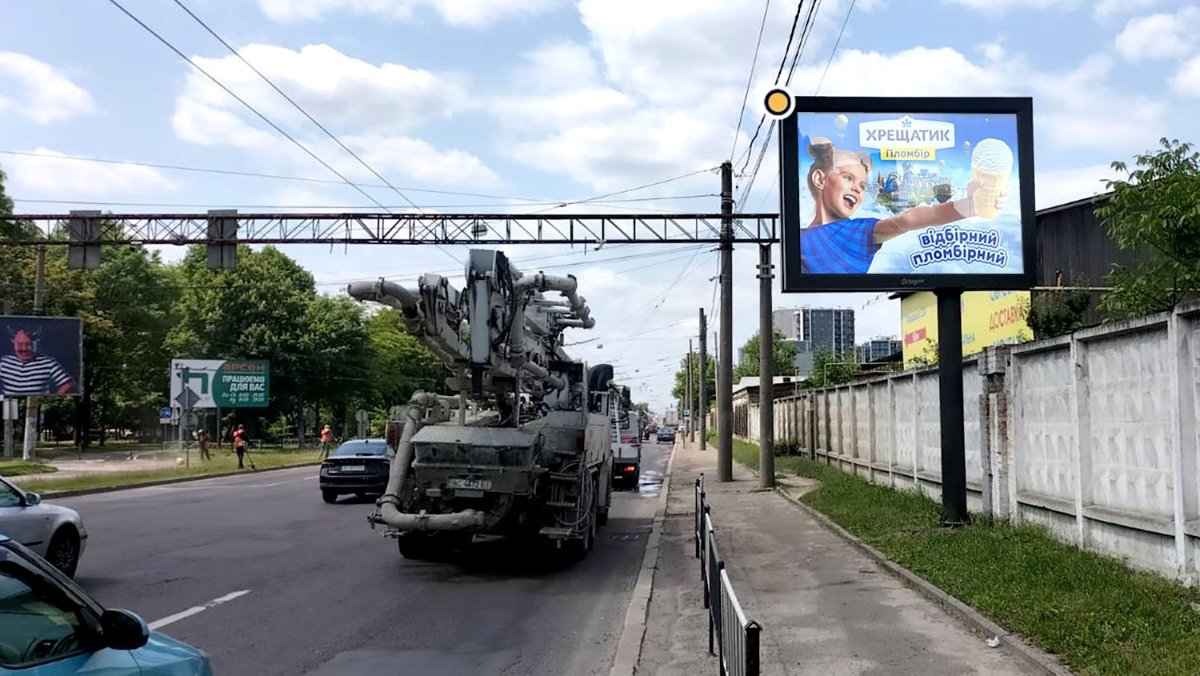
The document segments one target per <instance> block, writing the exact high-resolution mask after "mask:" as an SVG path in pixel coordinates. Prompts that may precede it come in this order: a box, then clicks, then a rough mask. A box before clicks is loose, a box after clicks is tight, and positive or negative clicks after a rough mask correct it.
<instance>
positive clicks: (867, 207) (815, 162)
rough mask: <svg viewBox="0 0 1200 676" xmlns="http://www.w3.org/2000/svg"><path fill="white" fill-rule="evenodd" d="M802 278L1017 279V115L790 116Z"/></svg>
mask: <svg viewBox="0 0 1200 676" xmlns="http://www.w3.org/2000/svg"><path fill="white" fill-rule="evenodd" d="M795 122H796V130H797V133H796V135H795V137H793V138H795V139H796V141H797V144H798V146H799V147H798V148H795V151H796V154H797V157H798V158H799V161H798V166H797V169H798V171H797V172H796V174H795V179H794V180H796V181H798V183H799V185H798V186H795V188H796V190H795V192H796V194H797V195H798V198H799V199H798V209H797V211H796V214H797V215H798V217H799V237H794V236H792V237H789V238H788V239H789V242H788V245H789V246H790V247H796V246H798V247H799V250H800V251H799V254H800V255H799V262H800V272H801V274H802V275H863V274H871V275H874V274H880V275H921V276H925V275H964V274H966V275H975V274H986V275H1008V274H1011V275H1020V274H1022V273H1023V272H1024V268H1023V260H1022V242H1021V237H1022V221H1021V203H1022V200H1021V195H1020V180H1019V174H1020V169H1021V168H1020V167H1019V166H1018V162H1017V157H1018V154H1017V149H1018V143H1017V134H1018V131H1017V128H1018V121H1017V115H1016V114H977V113H911V114H906V113H902V112H901V113H874V112H873V113H862V112H845V113H837V112H804V111H797V112H796V113H795Z"/></svg>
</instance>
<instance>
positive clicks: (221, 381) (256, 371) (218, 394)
mask: <svg viewBox="0 0 1200 676" xmlns="http://www.w3.org/2000/svg"><path fill="white" fill-rule="evenodd" d="M270 400H271V365H270V362H267V361H265V360H259V359H172V360H171V406H172V407H182V408H185V409H190V408H267V406H268V405H269V403H270Z"/></svg>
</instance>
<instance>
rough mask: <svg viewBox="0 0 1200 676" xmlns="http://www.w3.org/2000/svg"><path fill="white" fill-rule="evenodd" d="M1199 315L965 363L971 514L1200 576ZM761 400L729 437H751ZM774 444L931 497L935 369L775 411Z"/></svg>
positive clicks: (802, 396) (937, 450)
mask: <svg viewBox="0 0 1200 676" xmlns="http://www.w3.org/2000/svg"><path fill="white" fill-rule="evenodd" d="M1198 388H1200V304H1196V305H1191V306H1186V307H1181V308H1179V309H1178V310H1176V311H1175V312H1174V313H1171V314H1162V315H1156V316H1152V317H1147V318H1144V319H1139V320H1135V321H1130V322H1122V323H1119V324H1111V325H1106V326H1102V327H1097V328H1093V329H1087V330H1083V331H1079V332H1077V333H1075V334H1074V335H1071V336H1063V337H1061V338H1056V339H1052V340H1046V341H1039V342H1034V343H1026V344H1023V345H1018V346H1013V347H1008V348H989V349H988V350H987V351H985V352H984V353H983V354H981V355H977V356H976V357H975V358H971V359H968V360H965V361H964V367H963V389H964V406H963V411H962V415H963V420H964V421H965V428H966V455H967V457H966V463H967V486H968V491H969V495H968V502H969V504H970V507H971V509H972V511H975V512H977V513H983V514H985V515H991V516H994V517H996V518H1000V519H1008V520H1012V521H1015V522H1034V523H1039V524H1044V525H1045V526H1047V527H1048V528H1049V530H1050V531H1051V532H1052V533H1053V534H1054V535H1055V536H1057V537H1058V538H1060V539H1062V540H1065V541H1067V542H1071V543H1073V544H1075V545H1077V546H1080V547H1083V548H1086V549H1091V550H1094V551H1097V552H1101V553H1104V554H1107V555H1111V556H1116V557H1118V558H1122V559H1124V560H1125V561H1126V562H1127V563H1128V564H1129V565H1130V566H1132V567H1135V568H1139V569H1144V570H1152V571H1155V572H1158V573H1161V574H1164V575H1166V576H1168V577H1173V578H1176V579H1179V580H1182V581H1184V582H1187V583H1194V582H1196V581H1197V580H1198V579H1200V567H1198V566H1200V564H1198V561H1200V499H1198V495H1200V490H1198V488H1200V475H1198V473H1197V447H1198V439H1197V425H1196V421H1197V417H1198V415H1200V410H1198V409H1197V396H1196V395H1197V389H1198ZM756 399H757V397H756V396H755V397H753V398H749V397H744V398H743V400H742V401H740V402H737V401H735V405H739V406H740V407H741V408H742V410H743V414H742V415H741V416H740V417H739V418H738V419H737V420H736V423H737V424H736V426H735V433H737V434H739V435H740V436H743V437H746V438H749V439H750V440H752V441H757V437H758V414H759V411H758V407H757V402H756V401H755V400H756ZM775 426H776V429H775V439H776V441H777V442H789V443H793V444H798V445H799V447H800V449H801V451H802V452H804V453H808V454H810V455H811V456H812V457H815V458H817V459H818V460H824V461H827V462H829V463H830V464H835V465H837V466H838V467H840V468H841V469H843V470H845V471H847V472H853V473H855V474H858V475H860V476H863V477H865V478H867V479H869V480H871V481H874V482H876V483H880V484H885V485H888V486H893V487H896V488H909V489H915V490H919V491H921V492H923V493H925V494H927V495H929V496H930V497H931V498H934V499H935V500H940V499H941V495H940V491H941V444H940V429H939V425H938V380H937V370H936V368H934V369H925V370H920V371H910V372H905V373H901V374H895V375H890V376H885V377H880V378H878V379H873V380H868V381H863V382H859V383H854V384H852V385H844V386H841V387H836V388H830V389H825V390H814V391H807V392H800V393H797V394H795V395H793V396H787V397H782V398H779V399H777V400H776V401H775Z"/></svg>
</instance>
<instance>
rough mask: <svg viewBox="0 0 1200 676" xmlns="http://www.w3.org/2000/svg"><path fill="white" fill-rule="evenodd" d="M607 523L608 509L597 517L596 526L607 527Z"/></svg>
mask: <svg viewBox="0 0 1200 676" xmlns="http://www.w3.org/2000/svg"><path fill="white" fill-rule="evenodd" d="M607 523H608V508H607V507H605V508H604V509H602V510H600V513H599V514H597V515H596V525H598V526H603V525H606V524H607Z"/></svg>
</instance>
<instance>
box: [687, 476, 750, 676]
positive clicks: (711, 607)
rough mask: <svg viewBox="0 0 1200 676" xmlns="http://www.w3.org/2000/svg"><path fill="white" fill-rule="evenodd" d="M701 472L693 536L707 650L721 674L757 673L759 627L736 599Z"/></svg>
mask: <svg viewBox="0 0 1200 676" xmlns="http://www.w3.org/2000/svg"><path fill="white" fill-rule="evenodd" d="M704 497H705V493H704V475H703V474H701V475H700V477H699V478H697V479H696V485H695V489H694V498H695V509H696V513H695V524H694V525H695V528H694V532H693V536H694V539H695V549H696V558H698V559H700V582H701V584H702V586H703V588H704V607H705V608H706V609H707V610H708V652H709V654H715V655H717V658H718V659H717V662H718V664H719V665H720V668H721V671H720V673H721V676H726V674H733V675H734V676H758V673H759V651H758V647H759V644H758V640H759V634H760V633H761V632H762V626H761V625H759V624H758V622H755V621H753V620H748V619H747V618H746V613H745V612H744V611H743V610H742V604H741V603H739V602H738V598H737V594H736V593H735V592H734V591H733V584H732V583H731V582H730V581H729V573H727V572H726V571H725V560H724V559H723V558H721V550H720V548H719V547H718V546H717V537H716V533H715V531H714V530H713V524H712V513H711V511H712V510H711V507H710V506H709V505H708V504H707V503H706V502H705V499H704Z"/></svg>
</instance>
